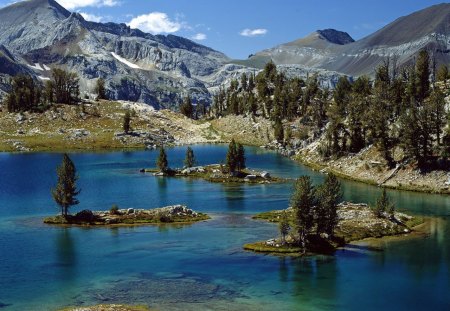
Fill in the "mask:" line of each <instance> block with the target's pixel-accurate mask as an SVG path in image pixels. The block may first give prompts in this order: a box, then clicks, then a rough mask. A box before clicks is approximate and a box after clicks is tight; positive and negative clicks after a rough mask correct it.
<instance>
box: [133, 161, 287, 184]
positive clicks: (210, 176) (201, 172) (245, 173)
mask: <svg viewBox="0 0 450 311" xmlns="http://www.w3.org/2000/svg"><path fill="white" fill-rule="evenodd" d="M141 173H152V174H154V175H155V176H169V177H189V178H198V179H204V180H206V181H209V182H215V183H248V184H271V183H281V182H286V181H288V179H286V178H279V177H275V176H272V175H271V174H270V173H269V172H267V171H255V170H252V169H242V170H240V171H236V172H234V173H233V174H230V173H229V172H228V171H227V170H226V168H225V167H224V166H223V165H220V164H209V165H205V166H194V167H184V168H176V169H167V170H166V171H165V172H161V171H160V170H158V169H142V170H141Z"/></svg>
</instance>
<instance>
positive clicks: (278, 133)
mask: <svg viewBox="0 0 450 311" xmlns="http://www.w3.org/2000/svg"><path fill="white" fill-rule="evenodd" d="M273 130H274V135H275V139H276V141H277V142H283V139H284V129H283V123H281V120H280V119H279V118H277V119H276V120H275V125H274V127H273Z"/></svg>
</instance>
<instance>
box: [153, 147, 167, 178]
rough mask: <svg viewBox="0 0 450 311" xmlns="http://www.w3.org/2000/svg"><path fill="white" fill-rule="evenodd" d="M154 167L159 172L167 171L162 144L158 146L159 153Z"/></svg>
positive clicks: (165, 155)
mask: <svg viewBox="0 0 450 311" xmlns="http://www.w3.org/2000/svg"><path fill="white" fill-rule="evenodd" d="M156 167H157V168H158V169H159V171H160V172H163V173H164V172H167V169H168V168H169V162H168V161H167V154H166V150H165V149H164V146H161V148H159V155H158V159H157V160H156Z"/></svg>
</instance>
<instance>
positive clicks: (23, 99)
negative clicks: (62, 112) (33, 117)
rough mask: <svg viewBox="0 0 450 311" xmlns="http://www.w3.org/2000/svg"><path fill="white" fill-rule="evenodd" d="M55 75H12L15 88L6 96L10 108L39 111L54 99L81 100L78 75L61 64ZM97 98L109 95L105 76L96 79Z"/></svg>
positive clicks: (68, 101)
mask: <svg viewBox="0 0 450 311" xmlns="http://www.w3.org/2000/svg"><path fill="white" fill-rule="evenodd" d="M51 76H52V77H51V79H50V80H47V81H45V83H44V84H43V85H42V83H41V82H38V81H35V80H34V79H33V78H32V77H31V76H27V75H17V76H15V77H13V78H12V79H11V92H10V93H9V94H8V95H7V96H6V99H5V104H6V109H7V111H8V112H23V111H33V112H39V111H43V110H45V109H46V108H48V106H49V105H51V104H53V103H58V104H67V105H70V104H74V103H77V102H79V100H80V98H79V97H80V86H79V78H78V75H77V74H76V73H74V72H69V71H66V70H63V69H60V68H53V69H52V71H51ZM95 93H96V94H97V99H106V98H107V96H106V88H105V80H104V79H102V78H100V79H97V81H96V86H95Z"/></svg>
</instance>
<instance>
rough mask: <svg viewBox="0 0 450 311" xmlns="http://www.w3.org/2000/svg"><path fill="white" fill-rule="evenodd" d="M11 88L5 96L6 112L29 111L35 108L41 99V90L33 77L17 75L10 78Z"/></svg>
mask: <svg viewBox="0 0 450 311" xmlns="http://www.w3.org/2000/svg"><path fill="white" fill-rule="evenodd" d="M11 88H12V90H11V93H9V94H8V96H7V97H6V109H7V110H8V112H19V111H30V110H35V109H36V108H37V106H38V105H39V103H40V100H41V91H40V88H39V87H38V86H37V85H36V84H35V82H34V81H33V78H31V77H30V76H25V75H17V76H15V77H14V78H12V81H11Z"/></svg>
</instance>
